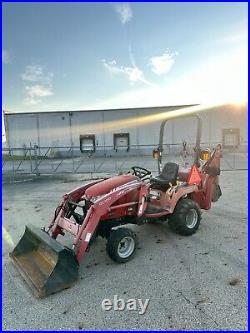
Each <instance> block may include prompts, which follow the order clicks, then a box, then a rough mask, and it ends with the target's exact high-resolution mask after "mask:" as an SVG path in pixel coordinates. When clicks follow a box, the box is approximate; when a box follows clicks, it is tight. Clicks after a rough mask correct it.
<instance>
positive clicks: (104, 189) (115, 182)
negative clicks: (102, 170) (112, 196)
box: [85, 175, 138, 198]
mask: <svg viewBox="0 0 250 333" xmlns="http://www.w3.org/2000/svg"><path fill="white" fill-rule="evenodd" d="M133 180H138V178H137V177H135V176H133V175H122V176H115V177H112V178H109V179H106V180H104V181H102V182H99V183H97V184H95V185H93V186H91V187H89V188H88V189H87V190H86V192H85V196H86V197H87V198H91V197H98V196H101V195H104V194H106V193H109V192H110V191H111V190H113V189H114V188H116V187H118V186H122V185H124V184H126V183H129V182H131V181H133Z"/></svg>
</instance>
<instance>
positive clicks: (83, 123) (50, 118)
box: [5, 107, 248, 153]
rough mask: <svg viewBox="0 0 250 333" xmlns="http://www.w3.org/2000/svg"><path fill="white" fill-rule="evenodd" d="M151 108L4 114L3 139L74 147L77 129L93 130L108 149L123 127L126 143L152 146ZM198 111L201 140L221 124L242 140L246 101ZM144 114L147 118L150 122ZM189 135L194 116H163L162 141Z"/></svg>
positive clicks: (212, 136) (216, 138) (213, 137)
mask: <svg viewBox="0 0 250 333" xmlns="http://www.w3.org/2000/svg"><path fill="white" fill-rule="evenodd" d="M165 110H166V109H165ZM160 111H163V110H157V113H159V112H160ZM155 112H156V111H155V110H154V109H135V110H105V111H88V112H85V111H82V112H68V111H65V112H51V113H50V112H46V113H42V112H40V113H30V114H28V113H27V114H26V113H25V114H21V113H20V114H18V113H16V114H5V126H6V134H7V135H6V137H7V145H9V146H10V147H18V148H23V147H24V146H26V147H27V148H28V147H29V146H30V145H31V146H34V145H38V146H41V147H50V146H57V147H59V146H61V147H63V146H67V147H71V145H73V146H74V147H79V146H80V140H79V137H80V135H84V134H85V135H86V134H94V135H95V137H96V150H97V152H98V151H99V152H105V151H106V150H108V149H111V151H112V152H114V149H113V145H114V133H129V137H130V145H131V146H135V145H153V146H156V145H157V144H158V142H159V130H160V124H161V120H157V116H156V113H155ZM200 115H201V117H202V119H203V129H202V142H204V143H205V144H208V145H214V144H215V143H222V138H223V134H222V133H223V129H230V128H239V129H240V143H241V144H242V145H245V146H246V145H247V142H248V133H247V132H248V128H247V108H246V107H244V108H239V107H237V108H236V107H224V108H217V109H214V110H212V111H209V112H204V113H201V114H200ZM149 116H150V118H152V119H151V120H152V122H150V123H149V122H148V119H149V118H148V117H149ZM151 116H152V117H151ZM154 116H156V117H154ZM195 138H196V121H195V118H185V119H184V118H183V119H176V120H169V121H168V122H167V124H166V126H165V133H164V140H163V142H164V144H181V143H182V141H183V140H186V141H187V142H188V144H194V143H195ZM104 146H105V147H106V148H105V149H104V148H103V147H104ZM108 147H110V148H108ZM76 149H77V148H76ZM150 149H151V148H150ZM79 150H80V148H79ZM132 150H133V149H132V148H131V149H130V152H132ZM144 151H145V149H143V148H140V150H138V152H139V153H140V152H144Z"/></svg>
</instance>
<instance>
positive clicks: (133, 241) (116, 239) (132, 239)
mask: <svg viewBox="0 0 250 333" xmlns="http://www.w3.org/2000/svg"><path fill="white" fill-rule="evenodd" d="M137 244H138V241H137V237H136V234H135V233H134V232H133V231H132V230H130V229H128V228H119V229H116V230H112V231H111V233H110V236H109V238H108V242H107V245H106V250H107V253H108V255H109V256H110V258H111V259H112V260H114V261H115V262H119V263H124V262H127V261H129V260H130V259H132V257H133V256H134V254H135V250H136V247H137Z"/></svg>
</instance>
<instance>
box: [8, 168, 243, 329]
mask: <svg viewBox="0 0 250 333" xmlns="http://www.w3.org/2000/svg"><path fill="white" fill-rule="evenodd" d="M24 180H25V181H22V180H19V181H18V182H15V183H11V184H3V255H2V258H3V273H2V277H3V285H2V293H3V311H2V315H3V327H2V328H3V330H79V329H80V330H97V329H102V330H104V329H105V330H115V329H120V330H128V329H132V330H139V329H140V330H246V329H247V323H248V321H247V268H248V266H247V218H248V217H247V196H248V193H247V171H237V172H236V171H233V172H224V173H223V174H222V175H221V187H222V191H223V196H222V197H221V199H220V200H219V202H217V203H215V204H214V205H213V207H212V210H211V211H209V212H203V219H202V223H201V226H200V229H199V230H198V232H197V233H196V234H195V235H193V236H191V237H183V236H178V235H176V234H174V233H172V232H171V231H170V230H169V228H168V226H166V225H161V224H157V225H156V224H155V225H152V224H150V225H145V226H142V227H138V226H131V228H132V229H134V230H135V231H136V232H137V235H138V238H139V242H140V244H139V249H138V251H137V253H136V256H135V257H134V259H133V260H131V261H130V262H128V263H126V264H122V265H119V264H116V263H113V262H112V261H111V259H110V258H109V257H108V256H107V254H106V252H105V241H104V240H103V239H101V238H100V239H97V241H96V242H95V243H94V244H93V246H92V248H91V250H90V252H88V253H87V254H86V255H85V257H84V260H83V262H82V265H81V269H80V280H79V282H78V283H77V284H76V285H75V286H74V287H72V288H70V289H68V290H65V291H62V292H61V293H58V294H55V295H52V296H50V297H48V298H46V299H42V300H38V299H35V298H34V297H33V296H32V294H31V293H30V290H29V289H28V288H27V287H26V284H25V283H24V282H23V280H22V279H21V277H20V276H19V274H18V273H17V271H16V270H15V268H14V267H13V265H12V264H11V263H10V259H9V256H8V253H9V252H10V250H11V249H12V248H13V246H14V244H16V243H17V242H18V240H19V238H20V237H21V235H22V233H23V231H24V225H25V224H34V225H37V226H42V225H46V224H47V222H48V221H49V219H50V218H51V216H52V215H53V211H54V209H55V207H56V205H57V204H58V202H59V201H60V198H61V196H62V194H63V193H64V192H67V191H69V190H71V189H73V188H74V187H77V186H78V185H79V184H81V183H82V180H81V176H79V175H78V176H77V177H76V178H72V177H71V178H67V179H66V178H53V177H40V178H39V179H29V178H28V179H24ZM114 295H118V297H120V298H124V299H125V300H128V299H130V298H140V299H142V300H143V301H145V300H146V299H147V298H149V299H150V301H149V305H148V308H147V311H146V313H145V314H144V315H140V314H139V313H138V311H128V310H124V311H114V310H110V311H107V312H105V311H103V310H102V308H101V302H102V300H103V299H104V298H110V299H113V298H114Z"/></svg>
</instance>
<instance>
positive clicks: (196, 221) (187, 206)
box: [169, 199, 201, 236]
mask: <svg viewBox="0 0 250 333" xmlns="http://www.w3.org/2000/svg"><path fill="white" fill-rule="evenodd" d="M200 221H201V210H200V207H199V206H198V204H197V203H196V202H194V201H193V200H191V199H181V200H180V201H179V202H178V203H177V205H176V207H175V210H174V213H173V214H172V215H171V217H170V218H169V227H170V228H171V229H172V230H173V231H174V232H175V233H177V234H180V235H183V236H190V235H193V234H194V233H196V231H197V230H198V228H199V225H200Z"/></svg>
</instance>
